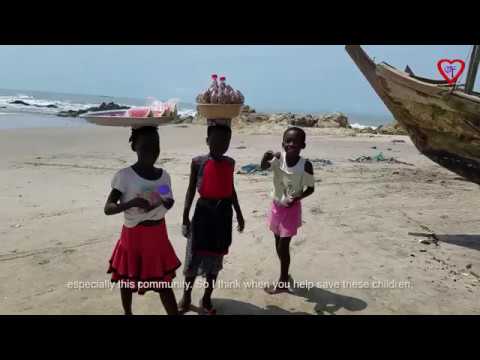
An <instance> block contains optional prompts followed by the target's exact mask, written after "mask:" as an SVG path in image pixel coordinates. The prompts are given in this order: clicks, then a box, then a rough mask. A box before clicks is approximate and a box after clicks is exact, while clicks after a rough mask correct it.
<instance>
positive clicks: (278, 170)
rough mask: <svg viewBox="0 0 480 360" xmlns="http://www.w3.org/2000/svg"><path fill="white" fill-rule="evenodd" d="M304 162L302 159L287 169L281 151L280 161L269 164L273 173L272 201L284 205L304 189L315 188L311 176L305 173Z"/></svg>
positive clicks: (275, 159) (284, 157)
mask: <svg viewBox="0 0 480 360" xmlns="http://www.w3.org/2000/svg"><path fill="white" fill-rule="evenodd" d="M305 162H306V160H305V159H304V158H302V157H300V159H299V160H298V162H297V163H296V164H295V165H294V166H292V167H289V166H288V165H287V160H286V154H285V152H284V151H283V152H282V153H281V156H280V159H277V158H274V159H273V160H272V161H271V162H270V166H271V169H272V171H273V191H272V197H273V200H274V201H276V202H278V203H280V204H282V205H285V204H286V203H287V202H288V201H289V199H291V198H293V197H297V196H300V195H301V194H302V193H303V191H304V189H305V187H313V188H314V187H315V179H314V177H313V175H312V174H309V173H308V172H306V171H305Z"/></svg>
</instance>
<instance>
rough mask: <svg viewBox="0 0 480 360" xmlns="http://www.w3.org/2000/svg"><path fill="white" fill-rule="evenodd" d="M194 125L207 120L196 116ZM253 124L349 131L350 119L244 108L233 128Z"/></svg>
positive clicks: (204, 122) (233, 122) (330, 115)
mask: <svg viewBox="0 0 480 360" xmlns="http://www.w3.org/2000/svg"><path fill="white" fill-rule="evenodd" d="M193 122H194V123H198V124H206V119H205V118H203V117H202V116H200V115H198V114H197V115H196V116H195V119H194V120H193ZM252 124H259V125H261V124H276V125H281V126H289V125H291V126H301V127H317V128H346V129H349V128H351V127H350V124H349V123H348V117H347V116H345V115H344V114H342V113H333V114H325V115H312V114H294V113H257V112H255V110H253V109H251V108H249V107H248V106H247V105H246V106H244V108H243V110H242V113H241V114H240V115H239V116H237V117H236V118H235V119H232V126H233V127H239V126H246V125H252Z"/></svg>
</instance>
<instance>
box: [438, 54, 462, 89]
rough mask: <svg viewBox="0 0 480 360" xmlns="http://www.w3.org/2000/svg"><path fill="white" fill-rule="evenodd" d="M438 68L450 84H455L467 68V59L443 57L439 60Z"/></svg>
mask: <svg viewBox="0 0 480 360" xmlns="http://www.w3.org/2000/svg"><path fill="white" fill-rule="evenodd" d="M455 64H458V65H455ZM437 68H438V71H439V72H440V74H441V75H442V76H443V78H444V79H445V80H446V81H447V82H448V83H449V84H454V83H456V82H457V80H458V78H459V77H460V76H462V73H463V70H465V61H463V60H460V59H455V60H449V59H442V60H440V61H438V62H437Z"/></svg>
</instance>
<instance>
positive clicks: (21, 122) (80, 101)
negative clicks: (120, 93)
mask: <svg viewBox="0 0 480 360" xmlns="http://www.w3.org/2000/svg"><path fill="white" fill-rule="evenodd" d="M157 100H161V101H166V100H168V99H157ZM13 101H23V102H24V103H26V104H28V105H23V104H12V102H13ZM102 102H106V103H109V102H114V103H116V104H120V105H127V106H131V107H133V106H144V105H146V104H147V103H148V102H149V99H136V98H122V97H114V96H106V95H105V96H102V95H96V96H95V95H80V94H61V93H54V92H45V91H30V90H9V89H0V129H16V128H37V127H78V126H93V125H91V124H89V123H87V122H86V121H85V120H84V119H82V118H64V117H58V116H56V114H57V113H58V112H60V111H67V110H81V109H87V108H89V107H92V106H98V105H100V104H101V103H102ZM47 106H50V107H47ZM52 106H55V107H52ZM178 107H179V114H180V115H184V116H187V115H192V116H194V115H195V113H196V110H195V106H194V105H193V104H190V103H186V102H181V101H180V102H179V104H178ZM257 111H261V109H257ZM326 112H329V111H326ZM332 112H333V111H332ZM346 115H347V116H348V117H349V122H350V124H352V127H357V128H364V127H368V126H370V127H377V126H379V125H382V124H385V123H388V122H391V121H392V120H393V118H391V117H388V116H378V115H369V114H348V113H346Z"/></svg>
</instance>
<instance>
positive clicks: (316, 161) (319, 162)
mask: <svg viewBox="0 0 480 360" xmlns="http://www.w3.org/2000/svg"><path fill="white" fill-rule="evenodd" d="M310 162H311V163H312V165H313V166H317V167H318V166H328V165H333V163H332V162H331V161H330V160H327V159H311V160H310Z"/></svg>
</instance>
